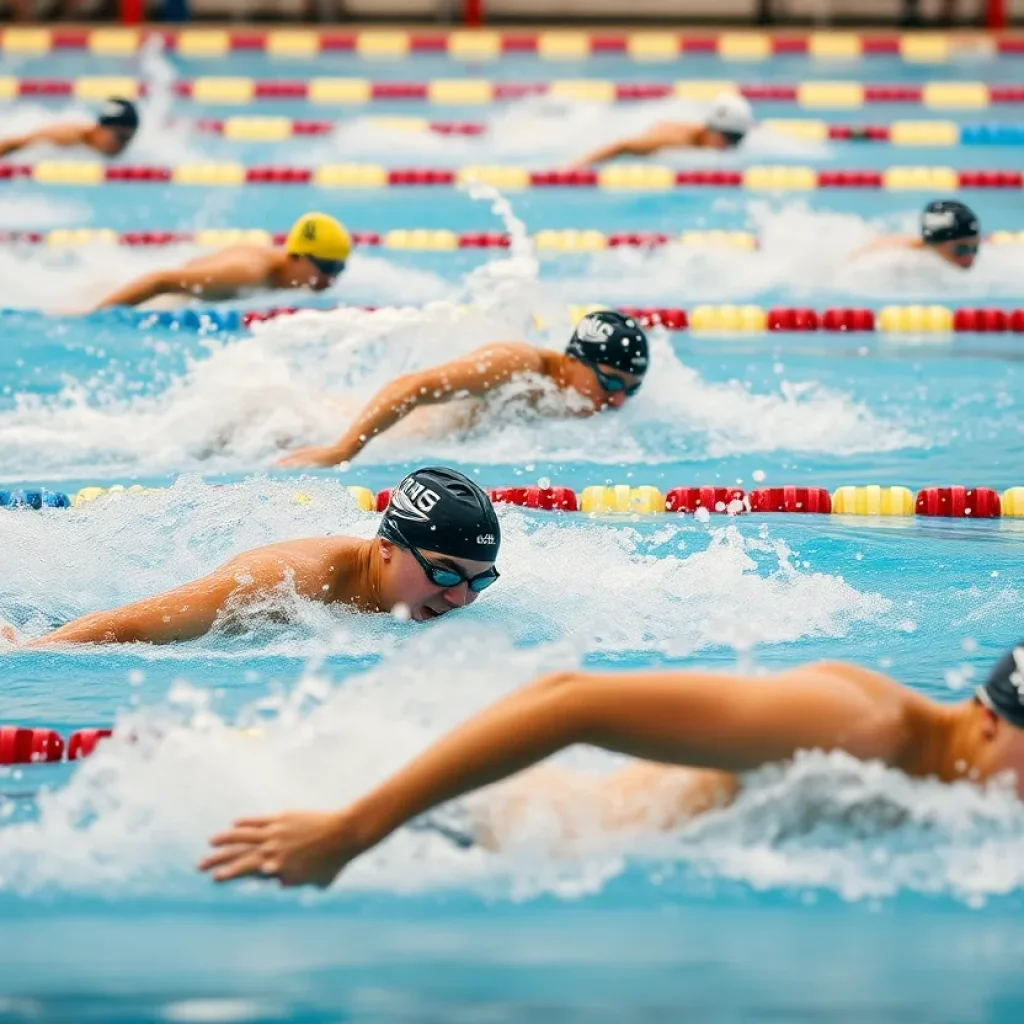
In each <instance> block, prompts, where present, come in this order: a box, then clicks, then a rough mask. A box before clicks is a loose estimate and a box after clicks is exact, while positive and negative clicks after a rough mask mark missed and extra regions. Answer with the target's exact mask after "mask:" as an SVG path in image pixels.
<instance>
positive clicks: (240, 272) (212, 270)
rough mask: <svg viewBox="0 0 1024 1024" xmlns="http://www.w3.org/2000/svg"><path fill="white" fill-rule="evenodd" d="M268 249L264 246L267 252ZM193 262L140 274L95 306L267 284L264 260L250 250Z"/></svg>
mask: <svg viewBox="0 0 1024 1024" xmlns="http://www.w3.org/2000/svg"><path fill="white" fill-rule="evenodd" d="M270 252H271V250H269V249H268V250H267V253H268V254H269V253H270ZM260 256H262V254H260ZM195 263H196V265H195V266H192V265H191V264H186V265H185V266H183V267H175V268H173V269H171V270H155V271H153V272H152V273H150V274H143V275H142V277H139V278H136V280H134V281H132V282H130V283H129V284H126V285H124V286H122V287H121V288H118V289H117V291H115V292H114V293H113V294H111V295H108V296H107V297H106V298H105V299H104V300H103V301H102V302H100V303H99V304H98V305H97V306H96V307H95V308H96V309H109V308H110V307H111V306H138V305H140V304H141V303H143V302H147V301H148V300H149V299H152V298H155V297H156V296H157V295H170V294H188V295H195V296H202V295H203V294H204V293H205V292H207V291H230V290H232V289H238V288H259V287H262V286H263V285H265V284H266V283H267V278H268V276H269V264H268V262H267V260H266V259H263V258H259V257H257V258H254V254H253V253H250V252H246V253H232V252H224V253H213V254H212V255H210V256H207V257H204V258H202V259H201V260H197V261H195Z"/></svg>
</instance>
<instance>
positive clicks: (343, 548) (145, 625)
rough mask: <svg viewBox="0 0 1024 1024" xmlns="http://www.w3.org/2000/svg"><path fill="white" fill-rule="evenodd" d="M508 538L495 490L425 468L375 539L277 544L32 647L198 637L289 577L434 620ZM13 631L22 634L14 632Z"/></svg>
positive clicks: (303, 588) (373, 607)
mask: <svg viewBox="0 0 1024 1024" xmlns="http://www.w3.org/2000/svg"><path fill="white" fill-rule="evenodd" d="M500 546H501V528H500V527H499V526H498V517H497V516H496V515H495V513H494V506H493V505H492V504H491V500H490V498H488V497H487V495H486V494H485V493H484V492H483V491H482V490H481V489H480V488H479V487H477V485H476V484H474V483H473V482H472V481H471V480H468V479H467V478H466V477H464V476H463V475H462V474H461V473H457V472H456V471H455V470H453V469H445V468H443V467H426V468H424V469H418V470H416V471H415V472H412V473H410V474H409V475H408V476H407V477H406V478H405V479H404V480H402V482H401V483H400V484H399V485H398V487H396V488H395V490H394V492H393V493H392V495H391V500H390V502H389V503H388V507H387V509H386V510H385V512H384V515H383V517H382V518H381V522H380V528H379V529H378V531H377V536H376V537H374V538H372V539H370V540H360V539H358V538H355V537H313V538H309V539H306V540H291V541H284V542H282V543H280V544H268V545H267V546H265V547H260V548H255V549H253V550H251V551H246V552H244V553H243V554H241V555H238V556H237V557H235V558H232V559H231V561H229V562H226V563H225V564H224V565H222V566H221V567H220V568H219V569H217V570H216V571H214V572H213V573H211V574H210V575H208V576H204V577H203V578H202V579H199V580H196V581H195V582H193V583H186V584H185V585H184V586H181V587H176V588H175V589H174V590H169V591H167V592H166V593H164V594H159V595H157V596H156V597H151V598H147V599H146V600H143V601H136V602H135V603H133V604H128V605H124V606H123V607H121V608H115V609H113V610H112V611H104V612H96V613H95V614H92V615H85V616H83V617H82V618H80V619H76V620H75V621H74V622H69V623H68V624H67V625H65V626H61V627H60V629H57V630H54V631H53V632H52V633H48V634H47V635H46V636H42V637H39V638H38V639H36V640H32V641H28V642H26V643H25V644H24V646H25V647H46V646H50V645H52V644H103V643H150V644H168V643H174V642H175V641H180V640H192V639H194V638H195V637H199V636H202V635H203V634H205V633H208V632H209V631H210V630H211V629H212V628H213V627H214V625H215V624H217V622H218V620H221V621H223V618H224V617H225V616H226V615H228V614H230V613H232V612H235V611H243V610H244V608H245V606H246V604H247V603H250V602H252V601H255V600H259V599H260V598H262V597H266V596H267V595H268V594H270V593H272V592H273V591H274V590H275V589H277V588H279V587H281V586H282V585H283V584H285V585H287V584H290V585H291V587H293V588H294V591H295V593H296V594H298V595H299V596H300V597H303V598H305V599H307V600H309V601H319V602H322V603H324V604H344V605H349V606H350V607H352V608H354V609H356V610H358V611H363V612H394V611H396V610H397V609H398V608H399V606H404V608H406V609H408V614H409V618H411V619H413V620H414V621H416V622H425V621H427V620H429V619H436V618H438V616H441V615H445V614H447V613H448V612H450V611H453V610H454V609H456V608H463V607H465V606H467V605H470V604H472V603H473V602H474V601H475V600H476V599H477V597H478V596H479V594H480V593H481V592H482V591H484V590H486V589H487V587H489V586H490V585H491V584H492V583H494V582H495V580H497V579H498V570H497V569H496V568H495V565H494V563H495V561H496V560H497V557H498V549H499V547H500ZM9 628H10V627H8V629H9ZM7 639H9V640H14V641H15V642H17V640H16V637H15V636H14V635H12V634H11V633H8V634H7Z"/></svg>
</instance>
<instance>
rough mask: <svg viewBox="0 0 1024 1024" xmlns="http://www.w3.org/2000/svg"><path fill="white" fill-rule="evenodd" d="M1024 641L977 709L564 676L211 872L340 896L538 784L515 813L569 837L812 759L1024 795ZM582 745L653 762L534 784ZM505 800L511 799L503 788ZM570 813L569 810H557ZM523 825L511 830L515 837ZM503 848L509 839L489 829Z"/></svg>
mask: <svg viewBox="0 0 1024 1024" xmlns="http://www.w3.org/2000/svg"><path fill="white" fill-rule="evenodd" d="M1022 694H1024V644H1022V645H1020V646H1018V647H1016V648H1015V649H1014V650H1012V651H1010V652H1009V653H1008V654H1007V655H1006V656H1005V657H1003V658H1002V660H1000V661H999V663H998V664H997V665H996V667H995V668H994V669H993V671H992V673H991V675H990V676H989V679H988V681H987V682H986V683H985V685H984V686H982V687H979V688H978V690H977V691H976V694H975V696H973V697H971V698H970V699H968V700H965V701H962V702H961V703H958V704H940V703H939V702H937V701H934V700H931V699H929V698H928V697H925V696H923V695H922V694H920V693H917V692H915V691H914V690H911V689H910V688H909V687H906V686H903V685H901V684H900V683H897V682H896V681H895V680H893V679H890V678H889V677H887V676H884V675H881V674H880V673H878V672H873V671H871V670H869V669H866V668H861V667H860V666H858V665H852V664H849V663H844V662H816V663H814V664H807V665H804V666H802V667H800V668H795V669H791V670H787V671H783V672H779V673H776V674H775V675H772V676H769V677H766V678H751V677H747V676H743V675H738V674H725V673H712V672H671V671H669V672H561V673H557V674H554V675H548V676H543V677H541V678H539V679H537V680H536V681H534V682H533V683H530V684H528V685H527V686H525V687H522V688H521V689H520V690H518V691H517V692H515V693H512V694H510V695H508V696H506V697H504V698H503V699H502V700H500V701H498V702H497V703H495V704H494V705H492V706H491V707H489V708H487V709H485V710H484V711H482V712H480V713H479V714H477V715H476V716H475V717H473V718H471V719H469V721H467V722H465V723H464V724H462V725H461V726H459V727H457V728H456V729H455V730H454V731H453V732H450V733H449V734H448V735H447V736H445V737H443V738H442V739H440V740H438V741H437V742H436V743H434V744H433V746H431V747H430V748H428V749H427V750H426V751H425V752H424V753H422V754H420V755H419V756H418V757H416V758H415V759H414V760H412V761H411V762H410V763H409V764H408V765H407V766H406V767H404V768H402V769H401V770H399V771H398V772H397V773H396V774H394V775H392V776H391V778H389V779H387V780H386V781H385V782H384V783H383V784H382V785H380V786H378V787H377V788H376V789H374V790H373V791H371V792H370V793H369V794H368V795H366V796H363V797H362V798H361V799H359V800H357V801H355V803H353V804H351V805H349V806H348V807H345V808H343V809H341V810H338V811H333V812H319V811H292V812H286V813H284V814H278V815H272V816H269V817H250V818H242V819H240V820H238V821H236V822H235V824H234V825H233V826H232V827H231V828H229V829H227V830H226V831H225V832H222V833H221V834H219V835H216V836H214V837H213V839H212V840H211V844H212V845H213V846H214V847H215V848H216V849H215V850H214V851H213V852H211V853H210V854H209V855H208V856H207V857H206V858H205V859H204V860H203V861H202V862H201V864H200V865H199V868H200V870H202V871H209V872H212V874H213V878H214V880H215V881H218V882H226V881H230V880H232V879H236V878H243V877H246V876H255V877H261V878H276V879H278V880H279V881H280V883H281V884H282V885H289V886H290V885H320V886H325V885H329V884H330V883H331V882H332V881H333V880H334V878H335V876H336V875H337V874H338V872H339V871H341V870H342V868H344V867H345V865H346V864H348V863H349V862H350V861H351V860H353V859H354V858H356V857H358V856H359V855H360V854H362V853H365V852H366V851H367V850H370V849H372V848H373V847H374V846H376V845H377V844H378V843H380V842H381V841H383V840H384V839H385V838H387V836H389V835H390V834H391V833H392V832H394V831H395V830H396V829H398V828H401V827H402V826H403V825H405V824H406V823H408V822H411V821H412V820H413V819H414V818H417V817H418V816H419V815H422V814H424V813H425V812H427V811H429V810H431V809H432V808H434V807H437V806H438V805H440V804H442V803H445V802H447V801H449V800H454V799H456V798H457V797H460V796H463V795H464V794H467V793H471V792H474V791H476V790H478V789H482V788H483V787H485V786H490V785H492V784H494V783H497V782H501V781H502V780H504V779H507V778H509V777H510V776H513V775H516V774H517V773H519V772H524V774H523V775H521V776H519V777H518V778H517V779H515V780H514V781H513V782H512V783H510V786H511V787H516V788H517V789H518V793H516V795H515V800H513V801H512V802H511V803H512V807H513V809H514V805H515V802H516V801H518V802H519V803H520V805H523V804H534V805H537V804H541V805H543V804H544V803H546V804H547V805H548V806H549V807H551V808H552V809H553V810H554V811H555V812H556V813H559V810H561V814H560V817H562V819H563V821H565V823H566V825H569V824H570V822H569V821H568V820H566V819H569V818H570V817H571V815H570V814H569V812H571V811H572V810H575V809H578V807H579V805H580V803H581V802H582V801H587V805H588V806H590V807H592V808H594V810H595V813H596V821H597V822H599V823H600V824H602V825H604V826H605V827H609V828H622V829H628V828H630V827H632V828H642V827H644V826H647V827H651V825H652V824H653V825H655V826H656V827H660V828H663V829H670V828H673V827H676V826H678V825H679V824H681V823H682V822H684V821H685V820H687V819H688V818H690V817H692V816H693V814H695V813H700V812H701V811H702V810H707V809H710V808H712V807H716V806H722V805H724V804H727V803H728V802H730V800H731V799H732V797H733V796H734V795H735V793H736V792H737V791H738V790H739V788H740V787H741V785H742V781H741V778H740V776H741V775H742V773H744V772H750V771H753V770H755V769H757V768H760V767H761V766H762V765H766V764H773V763H777V762H785V761H787V760H789V759H790V758H792V757H793V756H794V754H796V753H797V751H800V750H813V749H819V750H825V751H837V750H838V751H845V752H846V753H847V754H849V755H850V756H852V757H855V758H858V759H860V760H864V761H881V762H882V763H884V764H886V765H888V766H890V767H892V768H897V769H899V770H901V771H903V772H905V773H906V774H908V775H911V776H915V777H919V778H924V777H930V778H937V779H939V780H941V781H943V782H954V781H958V780H971V781H975V782H985V781H986V780H988V779H991V778H992V777H993V776H995V775H997V774H999V773H1003V772H1013V773H1016V777H1017V778H1016V786H1017V792H1018V794H1019V795H1020V796H1022V797H1024V703H1022ZM577 743H585V744H589V745H591V746H596V747H601V748H603V749H605V750H609V751H614V752H617V753H623V754H630V755H632V756H633V757H636V758H640V759H642V760H640V761H638V762H636V763H634V764H632V765H630V766H628V767H627V768H625V769H623V770H622V771H621V772H619V773H618V774H615V775H611V776H605V777H603V778H594V777H589V776H587V775H584V774H582V773H576V772H569V771H563V770H561V769H556V768H554V767H548V768H547V769H546V770H545V769H533V771H526V769H531V768H532V766H534V765H537V764H538V763H539V762H541V761H543V760H545V759H546V758H548V757H551V756H552V755H554V754H557V753H558V752H559V751H562V750H565V749H566V748H567V747H571V746H574V745H575V744H577ZM496 792H497V793H500V791H496ZM559 804H561V807H559ZM514 827H515V826H514V822H509V823H506V834H508V833H509V832H511V831H513V829H514ZM490 831H491V833H492V835H494V834H497V835H499V836H500V832H501V826H500V823H499V825H498V827H497V828H494V827H493V826H490Z"/></svg>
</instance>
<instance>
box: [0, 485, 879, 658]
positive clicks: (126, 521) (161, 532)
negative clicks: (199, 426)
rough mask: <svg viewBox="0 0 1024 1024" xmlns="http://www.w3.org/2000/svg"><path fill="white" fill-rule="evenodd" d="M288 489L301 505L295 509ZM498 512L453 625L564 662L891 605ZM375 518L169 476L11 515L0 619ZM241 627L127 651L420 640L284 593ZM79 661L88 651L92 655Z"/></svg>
mask: <svg viewBox="0 0 1024 1024" xmlns="http://www.w3.org/2000/svg"><path fill="white" fill-rule="evenodd" d="M297 488H301V490H302V492H303V493H304V494H306V495H308V496H309V498H310V500H309V501H308V502H306V503H299V502H296V500H295V497H294V496H295V492H296V489H297ZM499 515H500V517H501V523H502V534H503V543H502V550H501V558H500V564H501V571H502V579H501V585H500V586H499V587H494V588H491V590H489V591H488V592H487V594H486V595H485V596H484V597H482V598H481V599H480V600H478V601H477V602H476V604H474V606H473V608H472V610H471V611H467V612H464V613H463V612H460V613H457V615H458V617H459V618H460V619H461V620H462V621H463V624H464V625H465V624H466V620H467V619H468V620H470V622H484V623H490V624H493V625H494V626H495V628H498V629H501V630H502V631H503V632H505V633H507V635H509V636H510V637H512V638H513V640H514V642H516V643H518V644H536V643H539V642H543V641H556V640H559V641H564V640H566V638H571V639H572V642H573V645H574V646H575V647H576V649H578V650H579V651H580V653H582V652H583V651H584V650H585V649H589V650H596V651H603V652H619V653H622V652H628V651H635V650H650V649H655V650H658V651H662V652H664V653H665V654H668V655H672V656H683V655H687V654H690V653H692V652H694V651H698V650H701V649H704V648H706V647H708V646H715V645H723V644H725V645H734V646H742V647H747V646H749V645H750V644H753V643H781V642H790V641H794V640H798V639H800V638H802V637H822V636H838V635H842V634H843V633H844V632H845V631H846V630H847V629H848V628H849V627H850V626H851V625H853V624H855V623H859V622H863V621H868V620H874V619H876V618H878V617H880V616H884V615H885V614H886V613H887V612H888V611H889V610H890V603H889V602H888V601H887V600H886V599H884V598H882V597H881V596H879V595H877V594H861V593H859V592H858V591H857V590H856V589H854V588H853V587H851V586H850V585H849V584H847V583H845V582H844V581H843V580H842V579H840V578H836V577H832V576H829V575H826V574H822V573H820V572H816V571H813V570H811V569H809V568H806V567H805V568H803V569H800V568H798V567H797V566H796V564H794V560H793V556H792V553H791V552H790V551H789V549H788V548H787V547H786V545H785V544H784V543H782V542H781V541H779V540H776V539H775V538H773V537H771V536H769V535H768V534H767V532H765V533H764V535H763V536H761V537H747V538H744V537H743V536H741V535H740V533H739V532H738V531H737V530H736V529H734V528H733V529H728V528H715V529H709V528H708V527H707V526H704V525H701V524H698V523H697V522H696V521H695V520H694V519H692V518H690V517H682V516H680V517H678V518H676V517H674V518H673V522H672V523H671V524H669V525H663V526H659V527H657V528H655V527H654V525H652V524H647V525H645V526H639V525H638V526H626V525H624V524H608V525H601V524H598V523H592V522H588V521H585V520H574V521H564V520H560V519H559V517H551V516H547V517H544V516H541V517H540V518H536V517H530V516H527V515H525V514H524V513H523V512H522V511H520V510H518V509H515V508H511V507H508V506H501V507H499ZM378 521H379V516H377V515H376V514H375V513H366V512H361V511H359V510H358V508H357V507H356V505H355V503H354V501H353V500H352V498H351V497H350V496H349V494H348V492H347V491H346V490H345V489H344V488H343V487H342V486H341V485H340V484H339V483H337V482H335V481H328V480H322V479H321V480H304V481H302V482H301V483H298V484H296V483H294V482H292V483H276V482H271V481H268V480H253V481H247V482H244V483H240V484H232V485H229V486H208V485H206V484H203V483H202V482H201V481H199V480H197V479H195V478H192V479H183V480H181V481H179V482H178V483H177V484H176V485H175V486H174V487H173V488H171V489H169V490H164V491H159V492H156V493H150V494H142V495H137V494H136V495H125V496H113V497H110V498H106V499H101V500H100V501H98V502H97V503H95V504H90V505H88V506H85V507H84V508H82V509H76V510H73V511H69V512H64V511H54V512H52V513H50V512H47V513H42V514H40V515H11V516H10V517H9V518H8V519H6V520H5V522H4V536H5V543H4V545H3V546H2V550H0V580H4V581H7V582H5V583H3V584H0V620H6V621H8V622H10V623H12V624H14V625H15V626H16V627H18V628H19V629H20V630H21V631H22V633H23V634H24V635H25V636H28V637H31V636H38V635H41V634H42V633H44V632H46V631H47V630H49V629H52V628H53V627H54V626H55V625H58V624H61V623H63V622H67V621H70V620H71V619H73V618H75V617H77V616H79V615H83V614H85V613H87V612H91V611H95V610H97V609H99V608H109V607H114V606H117V605H120V604H124V603H126V602H129V601H134V600H138V599H140V598H143V597H148V596H150V595H152V594H155V593H159V592H162V591H165V590H168V589H170V588H172V587H174V586H177V585H179V584H181V583H185V582H188V581H190V580H194V579H197V578H199V577H200V576H203V575H205V574H206V573H208V572H211V571H212V570H213V569H214V568H216V567H217V566H218V565H220V564H221V563H223V562H224V561H226V560H227V559H229V558H231V557H233V556H234V555H236V554H239V553H240V552H242V551H246V550H249V549H250V548H253V547H257V546H259V545H262V544H267V543H273V542H276V541H281V540H287V539H294V538H299V537H310V536H322V535H326V534H333V535H338V534H347V535H352V536H360V537H368V536H372V535H373V534H374V533H375V532H376V529H377V523H378ZM129 537H130V538H131V541H130V542H128V540H127V538H129ZM54 552H60V556H59V557H55V556H54ZM69 579H73V580H74V581H75V585H74V587H69V586H68V585H67V581H68V580H69ZM540 593H543V594H544V595H545V600H544V601H543V602H542V603H539V602H538V599H537V595H538V594H540ZM653 594H657V596H658V600H657V601H652V600H651V595H653ZM279 611H285V612H287V614H288V616H289V619H290V620H291V621H290V623H289V624H287V625H277V624H274V623H273V622H272V621H270V618H269V613H270V612H279ZM241 614H242V615H243V616H244V617H245V618H246V620H247V630H246V632H244V633H242V634H237V633H235V632H234V631H233V630H232V629H228V630H219V631H218V632H217V635H215V636H211V637H208V638H206V639H204V640H202V641H200V642H198V643H197V644H193V645H189V646H187V647H182V646H180V645H179V646H170V647H155V648H146V647H143V648H140V649H139V650H138V653H139V654H140V655H141V656H143V657H146V658H191V657H194V656H195V652H196V650H197V649H199V650H201V651H202V652H203V654H204V656H210V657H228V658H240V657H241V658H247V657H252V656H253V655H254V654H255V653H257V652H262V653H274V654H276V653H280V654H288V655H293V656H294V655H319V654H323V653H330V652H336V653H341V654H345V655H347V656H352V657H361V656H367V655H369V656H372V655H375V654H376V653H377V652H378V651H379V650H380V649H381V648H382V646H383V647H384V648H385V649H386V648H387V647H388V646H389V645H390V644H392V643H394V642H397V641H398V640H401V639H406V638H408V637H410V636H416V635H417V633H418V631H419V630H420V629H421V627H419V626H417V625H416V624H411V623H403V622H399V621H397V620H393V619H391V618H390V617H389V616H366V615H358V614H356V613H354V612H351V611H349V610H347V609H344V608H327V607H325V606H322V605H319V604H315V603H309V602H304V601H298V600H296V598H295V596H294V592H293V591H292V590H291V589H290V588H289V587H284V588H282V590H281V592H280V593H278V594H275V595H272V597H271V598H269V599H268V600H267V601H266V602H264V603H261V604H260V605H258V606H254V607H252V608H250V609H247V610H246V611H244V612H242V613H241ZM232 624H234V619H233V620H232ZM130 650H133V651H134V649H130ZM87 651H88V652H89V653H92V654H94V655H95V656H97V657H102V656H103V655H104V648H88V649H87ZM24 656H25V657H28V658H32V657H36V656H42V657H47V656H49V655H48V654H41V655H36V654H33V653H32V652H25V654H24Z"/></svg>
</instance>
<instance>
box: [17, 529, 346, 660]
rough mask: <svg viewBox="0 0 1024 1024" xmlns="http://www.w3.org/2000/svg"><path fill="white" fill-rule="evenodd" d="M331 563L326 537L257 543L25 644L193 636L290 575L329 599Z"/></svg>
mask: <svg viewBox="0 0 1024 1024" xmlns="http://www.w3.org/2000/svg"><path fill="white" fill-rule="evenodd" d="M328 560H331V561H334V560H336V559H328ZM331 568H333V566H332V567H328V566H327V565H326V564H325V552H324V545H323V542H322V541H318V540H303V541H290V542H287V543H284V544H273V545H270V546H268V547H263V548H256V549H254V550H252V551H247V552H245V553H244V554H241V555H239V556H238V557H237V558H233V559H232V560H231V561H230V562H227V563H225V564H224V565H222V566H221V567H220V568H219V569H217V570H215V571H214V572H212V573H210V575H209V576H204V577H203V578H202V579H199V580H195V581H194V582H192V583H186V584H184V585H183V586H180V587H175V588H174V590H168V591H167V592H166V593H164V594H158V595H157V596H156V597H150V598H146V599H145V600H142V601H135V602H134V603H133V604H126V605H124V606H122V607H121V608H114V609H112V610H110V611H105V612H96V613H94V614H92V615H83V616H82V617H81V618H80V619H76V620H75V621H74V622H69V623H68V624H67V625H66V626H61V627H60V629H56V630H54V631H53V632H52V633H48V634H46V636H42V637H39V638H38V639H37V640H32V641H30V642H29V643H27V644H25V645H24V646H26V647H46V646H49V645H51V644H128V643H148V644H169V643H174V642H176V641H179V640H193V639H195V638H196V637H198V636H202V635H203V634H205V633H208V632H209V631H210V629H211V628H212V626H213V624H214V622H215V620H216V619H217V616H218V615H220V613H221V612H222V611H224V610H225V608H226V607H227V605H228V604H229V603H231V602H235V601H240V602H244V601H245V600H246V599H247V598H254V597H258V596H260V595H261V594H265V593H268V592H270V591H272V590H273V589H274V588H275V587H277V586H279V585H280V584H281V583H282V582H283V581H284V580H285V579H289V580H293V581H294V586H295V590H296V593H298V594H299V595H300V596H302V597H306V598H309V599H311V600H326V599H328V597H329V594H328V593H327V592H326V591H325V590H324V586H325V583H326V581H328V580H332V579H333V578H334V577H335V575H336V573H335V572H331V571H330V569H331Z"/></svg>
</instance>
